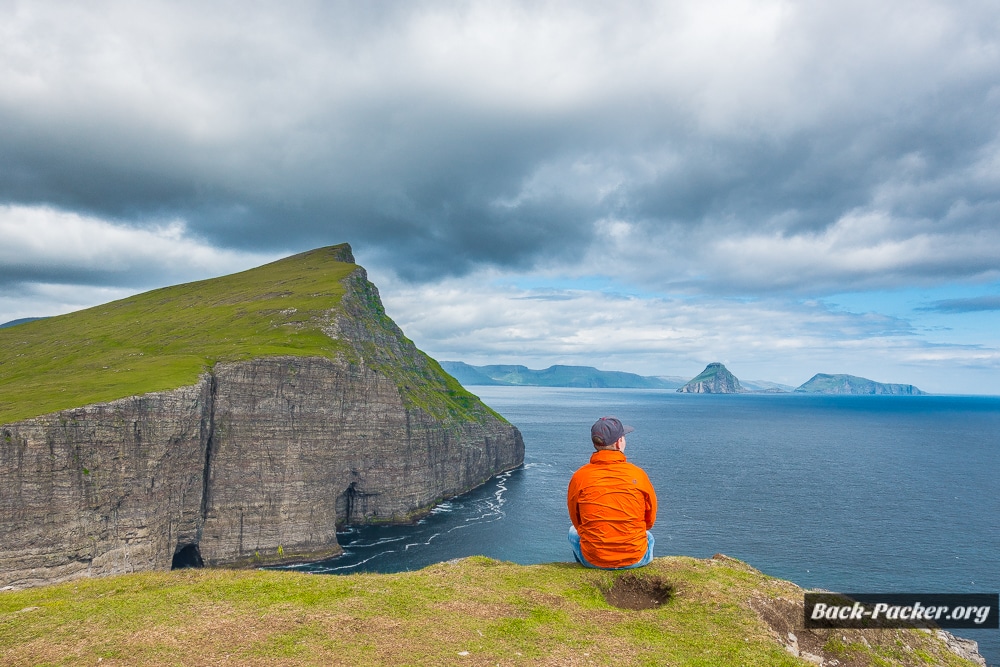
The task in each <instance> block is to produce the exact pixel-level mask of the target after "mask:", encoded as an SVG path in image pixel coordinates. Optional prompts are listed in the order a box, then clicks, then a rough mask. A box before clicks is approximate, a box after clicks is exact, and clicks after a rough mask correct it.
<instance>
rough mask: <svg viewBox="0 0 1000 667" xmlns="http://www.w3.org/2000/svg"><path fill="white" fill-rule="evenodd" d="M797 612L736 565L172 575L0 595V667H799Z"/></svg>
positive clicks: (924, 642) (832, 643) (910, 642)
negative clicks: (793, 646)
mask: <svg viewBox="0 0 1000 667" xmlns="http://www.w3.org/2000/svg"><path fill="white" fill-rule="evenodd" d="M670 590H672V597H670V598H669V599H665V600H663V601H662V602H661V603H659V604H652V603H651V604H650V605H646V606H651V608H646V609H641V610H635V609H630V608H624V607H639V606H643V604H644V603H645V602H649V601H650V600H651V599H652V598H651V597H650V595H648V594H655V593H657V592H665V591H670ZM661 599H662V598H661ZM801 600H802V591H801V590H800V589H798V588H797V587H796V586H794V585H793V584H790V583H789V582H784V581H780V580H776V579H772V578H769V577H766V576H764V575H763V574H761V573H760V572H758V571H756V570H754V569H753V568H751V567H749V566H747V565H745V564H743V563H740V562H739V561H734V560H732V559H721V560H720V559H709V560H696V559H693V558H682V557H669V558H657V559H656V560H654V561H653V563H652V564H651V565H650V566H648V567H646V568H643V569H641V570H636V571H631V572H624V571H620V572H604V571H597V570H587V569H584V568H582V567H580V566H578V565H575V564H569V563H552V564H547V565H531V566H520V565H514V564H511V563H502V562H498V561H494V560H490V559H487V558H482V557H473V558H467V559H463V560H460V561H451V562H447V563H439V564H437V565H433V566H430V567H428V568H426V569H424V570H420V571H417V572H406V573H400V574H392V575H380V574H354V575H347V576H333V575H308V574H302V573H294V572H281V571H246V570H244V571H234V570H180V571H174V572H158V573H144V574H133V575H125V576H119V577H110V578H105V579H90V580H82V581H78V582H74V583H69V584H62V585H58V586H50V587H45V588H38V589H30V590H24V591H6V592H0V663H2V664H4V665H42V664H44V665H83V664H87V665H93V664H97V663H98V661H101V662H102V664H119V665H191V664H200V665H208V664H238V665H269V666H270V665H463V666H464V665H497V664H501V665H591V664H593V665H705V666H709V665H713V666H717V665H772V666H780V665H806V664H808V663H806V662H805V661H804V660H801V659H799V658H796V657H794V656H792V655H791V654H790V653H789V652H788V651H786V649H785V648H784V646H783V644H782V643H780V642H779V641H778V637H779V636H781V637H785V638H787V634H788V627H791V626H790V625H789V624H794V623H796V622H798V623H799V624H801V614H802V608H801ZM795 602H798V603H799V606H798V607H795ZM612 603H614V604H612ZM616 605H624V607H621V606H616ZM755 609H757V610H758V611H755ZM759 610H763V612H760V611H759ZM765 619H769V620H765ZM822 632H828V631H822ZM860 632H865V633H866V634H865V636H864V641H862V640H861V637H860V635H859V634H858V633H860ZM799 634H800V635H801V636H802V639H801V640H799V641H801V642H805V641H806V637H805V634H806V633H803V632H802V631H799ZM785 641H788V640H787V639H785ZM817 641H819V640H817ZM823 641H824V643H823V644H822V645H819V644H816V645H814V646H813V645H810V648H811V649H812V651H810V652H813V651H819V652H824V653H826V654H827V655H828V656H830V657H831V658H832V657H833V656H837V659H838V660H840V664H841V665H843V666H845V667H847V666H849V665H904V664H905V665H921V664H934V665H968V664H970V663H968V662H963V661H961V660H960V659H958V658H957V657H956V656H954V655H951V654H950V653H948V652H947V651H946V650H945V649H944V647H943V645H941V644H940V643H939V642H936V641H935V640H934V639H933V638H932V637H931V636H929V635H926V634H922V633H919V632H917V631H889V630H882V631H847V630H844V631H841V630H838V631H835V632H832V633H830V636H829V637H828V638H827V639H825V640H823ZM866 642H867V643H868V644H870V646H869V645H866ZM904 646H905V647H906V648H904Z"/></svg>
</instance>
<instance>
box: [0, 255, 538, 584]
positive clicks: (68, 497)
mask: <svg viewBox="0 0 1000 667" xmlns="http://www.w3.org/2000/svg"><path fill="white" fill-rule="evenodd" d="M353 262H354V259H353V256H352V255H351V253H350V248H349V247H347V246H346V245H342V246H335V247H332V248H326V249H320V250H318V251H313V252H311V253H304V254H303V255H300V256H296V257H293V258H289V259H287V260H283V261H282V262H278V263H276V264H275V265H273V267H277V268H272V269H270V271H271V272H276V271H278V269H280V270H281V272H282V275H286V274H288V273H292V274H294V273H295V270H296V269H301V270H302V271H311V272H314V273H313V274H310V275H315V272H317V271H322V270H325V269H326V268H328V267H329V266H330V265H331V264H338V263H339V264H349V265H353ZM335 268H337V270H338V271H341V273H337V274H336V275H345V276H346V277H342V278H341V279H340V280H339V286H338V287H337V291H336V293H337V294H338V295H339V296H338V298H336V299H331V300H330V301H329V302H327V303H325V304H322V305H320V306H315V305H314V307H313V308H312V310H311V311H310V314H309V315H308V316H306V315H304V314H303V313H298V314H296V313H295V311H296V308H294V307H286V308H284V309H283V310H282V311H274V309H271V308H267V309H264V310H262V311H260V312H263V313H265V315H266V316H267V317H269V318H272V319H271V320H267V321H266V322H270V324H260V323H259V322H257V323H256V324H254V326H261V327H265V326H270V327H271V328H274V327H284V329H282V332H284V331H286V330H292V331H293V333H301V334H302V336H301V337H302V339H303V340H307V341H319V342H318V343H314V345H315V349H313V348H310V347H308V346H306V345H305V344H304V343H302V342H301V341H299V342H295V343H294V344H292V343H288V344H287V345H286V347H285V348H282V347H279V346H276V345H274V344H273V343H268V345H269V347H268V348H267V351H269V352H270V353H267V352H265V353H261V352H257V351H255V352H254V353H252V354H246V353H244V352H242V351H241V350H240V348H239V346H236V348H235V353H234V354H232V355H231V357H232V358H230V359H226V358H223V359H220V360H216V361H215V362H214V363H208V362H206V363H205V364H204V368H203V370H202V371H201V373H200V374H199V375H198V376H197V377H196V379H195V381H194V382H192V383H189V384H184V385H183V386H178V387H176V388H172V389H168V390H162V391H152V392H145V393H141V394H136V395H127V396H123V397H121V398H117V399H115V400H108V401H99V402H94V403H88V404H85V405H81V406H79V407H70V408H65V409H59V410H55V411H53V412H49V413H46V414H41V415H36V416H32V417H28V418H24V419H18V420H15V421H11V422H8V423H6V424H3V425H2V426H0V519H2V520H0V588H2V587H14V588H19V587H24V586H30V585H35V584H40V583H50V582H58V581H65V580H68V579H74V578H79V577H86V576H100V575H107V574H116V573H126V572H134V571H143V570H166V569H170V567H171V565H172V563H173V562H174V560H175V558H181V559H184V560H185V561H187V562H203V563H205V564H207V565H247V564H261V563H276V562H285V561H294V560H308V559H315V558H320V557H325V556H331V555H336V554H337V553H339V552H340V550H341V549H340V546H339V545H338V544H337V540H336V528H337V526H339V525H343V524H356V523H368V522H380V521H382V522H401V521H410V520H413V519H414V518H416V517H418V516H420V515H421V514H422V513H424V512H426V511H428V510H429V509H430V508H431V507H433V505H434V504H435V503H437V502H439V501H440V500H441V499H443V498H447V497H450V496H454V495H457V494H460V493H463V492H464V491H467V490H469V489H471V488H473V487H475V486H477V485H479V484H481V483H483V482H484V481H486V480H487V479H489V478H490V477H491V476H493V475H495V474H497V473H499V472H501V471H504V470H509V469H511V468H514V467H516V466H518V465H520V464H521V462H522V461H523V457H524V444H523V440H522V438H521V435H520V433H519V432H518V431H517V429H516V428H515V427H513V426H512V425H511V424H509V423H507V422H506V421H505V420H503V419H502V418H501V417H499V416H498V415H497V414H496V413H494V412H493V411H492V410H490V409H489V408H487V407H486V406H485V405H483V404H482V403H481V402H480V401H479V400H478V399H477V398H476V397H475V396H473V395H471V394H469V393H467V392H465V391H464V390H462V388H461V387H460V386H459V385H458V384H457V383H456V382H455V381H454V380H453V379H452V378H450V377H449V376H448V375H447V374H445V373H444V372H443V371H442V370H441V368H440V366H439V365H438V364H437V363H436V362H435V361H434V360H432V359H430V358H429V357H427V356H426V355H424V354H423V353H422V352H420V351H419V350H417V348H416V347H415V346H414V345H413V343H412V342H411V341H409V340H408V339H406V337H405V336H403V334H402V332H401V331H400V330H399V329H398V327H396V325H395V324H394V323H392V321H391V320H390V319H389V318H388V317H387V316H386V314H385V312H384V310H383V309H382V305H381V301H380V299H379V296H378V291H377V289H376V288H375V287H374V285H372V284H371V283H370V282H368V280H367V277H366V274H365V272H364V269H362V268H361V267H355V266H348V267H346V269H347V270H346V271H343V270H341V269H340V267H339V266H338V267H335ZM255 271H258V272H263V273H260V274H252V275H244V276H242V277H241V279H240V280H239V281H237V282H238V283H239V284H241V285H246V284H248V281H249V282H252V281H253V280H259V281H260V282H261V283H262V284H265V283H269V282H273V281H272V280H271V277H272V274H271V273H268V267H261V268H260V269H257V270H255ZM247 273H248V274H250V272H247ZM220 280H221V279H220ZM226 284H228V283H226ZM185 287H186V291H185V294H187V295H188V296H192V295H193V296H192V302H193V303H197V302H198V294H199V290H200V293H201V294H203V295H205V296H204V298H206V299H207V298H209V296H210V297H211V299H213V300H215V301H217V302H219V303H223V302H225V300H226V298H228V297H226V295H225V294H222V295H221V296H220V293H219V289H218V284H216V283H213V281H205V283H204V285H196V287H195V288H191V287H190V286H185ZM309 289H311V290H315V289H316V288H315V287H314V286H313V284H312V283H310V284H309ZM192 290H193V292H192ZM151 294H152V293H151ZM173 294H174V293H173V292H163V293H159V294H155V298H151V299H142V298H136V299H134V302H135V303H134V304H133V305H130V306H128V307H129V308H140V306H141V316H142V318H144V319H143V320H138V321H140V322H143V323H145V322H148V321H150V320H149V318H153V319H154V320H155V318H157V317H168V318H169V317H171V316H175V315H176V313H177V312H178V311H177V310H176V309H174V310H172V307H174V306H176V303H177V300H178V299H177V298H173V299H172V295H173ZM279 296H281V297H282V298H284V299H285V301H284V302H283V303H284V305H286V306H288V305H289V304H290V303H292V302H294V299H295V297H296V292H295V289H294V287H290V286H288V285H285V286H284V287H283V289H282V291H281V292H280V293H279ZM306 296H307V297H308V298H310V299H314V297H316V294H314V293H311V294H308V295H306ZM257 297H259V298H257ZM288 297H291V298H288ZM178 298H179V297H178ZM231 298H232V299H236V298H239V299H242V300H243V301H241V303H246V304H252V303H254V302H255V299H257V300H263V301H266V300H267V299H269V298H276V297H274V295H273V294H259V295H256V296H255V295H253V294H251V295H249V296H247V295H246V294H241V295H234V296H232V297H231ZM303 298H305V297H303ZM314 300H315V299H314ZM154 302H155V303H154ZM151 303H152V304H153V305H151ZM123 308H124V307H123ZM109 310H110V309H109ZM128 312H129V313H131V311H128ZM241 312H249V311H248V310H247V309H244V311H241ZM275 312H280V313H284V314H285V319H283V320H282V319H279V321H277V323H275V322H274V321H273V320H274V319H275V318H276V315H275V314H274V313H275ZM289 313H291V314H289ZM67 317H70V316H63V318H67ZM131 317H132V316H131V315H129V316H128V317H124V318H123V321H124V320H128V321H131V319H130V318H131ZM178 317H179V316H178ZM245 317H246V318H247V321H248V322H250V321H251V320H253V313H250V314H247V315H245ZM288 318H294V319H292V320H289V319H288ZM51 322H55V323H56V325H55V326H62V327H63V329H58V330H59V331H64V330H65V329H67V328H72V326H70V325H72V321H69V324H67V322H66V321H62V320H61V318H52V319H51V320H45V321H41V322H34V323H31V324H26V325H21V326H20V327H17V328H16V329H18V330H19V329H24V330H25V333H24V334H23V337H27V336H28V335H34V336H43V335H44V331H45V330H44V329H40V328H39V327H44V326H47V325H49V324H50V323H51ZM254 322H256V320H254ZM143 326H146V325H145V324H143ZM149 326H153V325H152V324H150V325H149ZM220 326H221V325H220ZM29 327H34V329H31V330H30V331H29V329H28V328H29ZM147 328H148V327H147ZM211 328H212V327H211V323H209V325H208V326H207V328H206V331H205V332H203V333H202V334H201V335H203V336H211V335H212V334H211ZM247 329H248V330H250V329H252V327H251V326H250V325H249V324H248V325H247ZM7 331H8V332H9V331H15V328H12V329H9V330H7ZM40 332H41V333H40ZM67 335H68V334H65V333H61V334H60V336H63V337H65V336H67ZM128 335H129V334H128V332H125V333H122V334H121V336H124V337H128ZM282 335H285V334H284V333H282ZM18 336H22V334H21V332H18ZM79 336H81V337H84V338H86V336H87V332H86V331H81V332H79ZM305 336H308V338H305ZM247 340H250V334H248V338H247ZM289 340H292V339H291V338H289ZM298 340H299V339H296V341H298ZM228 342H229V341H228V340H227V344H228ZM97 344H98V343H96V342H93V341H89V342H88V343H87V345H91V346H96V345H97ZM116 344H117V343H116ZM130 344H135V345H141V344H142V343H135V342H134V341H133V342H132V343H130ZM311 344H313V343H311ZM32 345H36V343H35V342H34V340H33V339H31V340H27V341H26V342H25V347H24V349H29V348H30V347H31V346H32ZM39 345H40V344H39ZM63 345H66V343H63ZM251 347H252V346H251V345H250V343H246V345H244V349H249V348H251ZM254 349H255V350H256V348H254ZM276 351H277V352H284V353H277V354H276V353H275V352H276ZM288 352H291V353H288ZM136 354H138V353H136ZM241 356H242V357H244V358H240V357H241ZM137 363H138V362H137ZM124 370H131V369H123V371H124ZM122 375H123V377H124V376H125V373H124V372H123V374H122ZM3 379H4V378H0V380H3ZM81 383H83V381H81ZM101 390H102V391H106V390H105V389H104V388H102V389H101ZM7 395H10V394H9V393H8V394H7ZM5 407H6V406H5ZM11 409H20V407H19V406H13V407H12V408H11Z"/></svg>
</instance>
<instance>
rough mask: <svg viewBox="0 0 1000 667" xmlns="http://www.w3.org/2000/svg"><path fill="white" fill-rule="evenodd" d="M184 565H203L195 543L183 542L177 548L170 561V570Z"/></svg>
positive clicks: (184, 566) (181, 567)
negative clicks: (183, 543) (182, 544)
mask: <svg viewBox="0 0 1000 667" xmlns="http://www.w3.org/2000/svg"><path fill="white" fill-rule="evenodd" d="M186 567H205V561H203V560H202V559H201V552H199V551H198V545H197V544H185V545H184V546H183V547H181V548H179V549H178V550H177V552H176V553H175V554H174V560H173V561H172V562H171V563H170V569H171V570H181V569H183V568H186Z"/></svg>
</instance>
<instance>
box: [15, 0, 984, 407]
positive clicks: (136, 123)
mask: <svg viewBox="0 0 1000 667" xmlns="http://www.w3.org/2000/svg"><path fill="white" fill-rule="evenodd" d="M0 12H2V16H3V20H2V21H0V322H4V321H8V320H13V319H17V318H21V317H32V316H42V315H53V314H58V313H63V312H68V311H71V310H76V309H79V308H84V307H87V306H91V305H95V304H98V303H102V302H105V301H109V300H112V299H115V298H120V297H123V296H126V295H129V294H132V293H135V292H137V291H144V290H147V289H151V288H155V287H160V286H163V285H169V284H175V283H178V282H186V281H189V280H195V279H201V278H207V277H211V276H217V275H221V274H225V273H231V272H233V271H237V270H242V269H244V268H249V267H251V266H256V265H258V264H261V263H264V262H266V261H270V260H272V259H276V258H278V257H281V256H285V255H289V254H292V253H296V252H301V251H304V250H308V249H311V248H314V247H318V246H323V245H331V244H336V243H341V242H345V241H346V242H349V243H351V245H352V246H353V248H354V251H355V256H356V257H357V259H358V262H359V263H361V264H362V265H364V266H365V267H366V268H367V269H368V271H369V274H370V276H371V278H372V279H373V281H374V282H375V283H376V284H377V285H378V286H379V289H380V291H381V293H382V297H383V300H384V301H385V304H386V307H387V310H388V312H389V314H390V315H391V316H392V317H393V318H394V319H395V320H396V321H397V323H399V324H400V326H401V327H402V328H403V330H404V331H405V332H406V333H407V335H408V336H409V337H410V338H412V339H413V340H414V341H415V342H416V343H417V345H418V346H419V347H421V348H422V349H424V350H425V351H427V352H428V353H430V354H431V355H432V356H435V357H436V358H438V359H442V360H462V361H467V362H469V363H473V364H485V363H522V364H525V365H528V366H530V367H532V368H544V367H546V366H548V365H550V364H553V363H566V364H580V365H592V366H597V367H599V368H604V369H609V370H611V369H614V370H626V371H633V372H639V373H642V374H646V375H679V376H686V377H691V376H693V375H695V374H697V373H698V372H700V371H701V370H702V368H704V366H705V365H706V364H707V363H709V362H712V361H722V362H724V363H725V364H726V365H727V367H729V369H730V370H732V371H733V372H734V373H735V374H736V375H737V376H738V377H740V378H741V379H745V380H771V381H775V382H781V383H785V384H789V385H792V386H797V385H798V384H801V383H802V382H805V381H806V380H808V379H809V378H810V377H811V376H812V375H813V374H814V373H817V372H827V373H851V374H854V375H861V376H864V377H868V378H871V379H874V380H879V381H883V382H902V383H912V384H916V385H917V386H918V387H920V388H922V389H925V390H927V391H932V392H944V393H983V394H1000V5H997V3H996V2H995V1H994V0H984V1H981V2H979V1H975V0H970V1H965V0H942V1H939V2H937V1H923V0H880V2H876V3H873V2H870V1H864V2H861V1H855V0H844V1H842V2H835V3H834V2H809V1H803V2H780V1H769V0H697V1H693V0H690V1H689V0H677V1H673V2H625V3H609V2H603V1H602V2H586V1H580V0H574V1H567V2H544V1H541V2H539V1H532V2H524V3H519V2H485V1H484V2H474V3H470V2H418V1H411V0H407V1H405V2H402V1H400V2H379V1H374V2H330V1H324V2H320V1H317V2H296V1H295V0H291V1H290V2H285V3H281V4H280V6H279V5H278V4H275V3H258V2H247V1H245V0H239V1H234V2H209V3H206V2H182V1H178V0H170V1H169V2H155V1H144V2H124V1H123V2H101V1H100V0H98V1H95V2H87V3H78V2H69V1H67V2H63V3H60V2H46V1H44V0H31V1H25V2H18V1H16V0H15V1H10V0H0Z"/></svg>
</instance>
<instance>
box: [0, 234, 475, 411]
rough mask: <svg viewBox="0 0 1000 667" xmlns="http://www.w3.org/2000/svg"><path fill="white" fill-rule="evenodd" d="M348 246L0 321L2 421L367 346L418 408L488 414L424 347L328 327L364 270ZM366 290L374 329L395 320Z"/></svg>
mask: <svg viewBox="0 0 1000 667" xmlns="http://www.w3.org/2000/svg"><path fill="white" fill-rule="evenodd" d="M345 250H346V247H345V246H332V247H328V248H320V249H318V250H313V251H310V252H306V253H302V254H299V255H295V256H293V257H288V258H286V259H283V260H279V261H277V262H273V263H271V264H267V265H265V266H261V267H258V268H255V269H251V270H249V271H243V272H241V273H236V274H232V275H228V276H223V277H221V278H213V279H210V280H203V281H199V282H193V283H187V284H184V285H176V286H173V287H166V288H163V289H158V290H154V291H152V292H146V293H144V294H139V295H136V296H133V297H129V298H127V299H122V300H120V301H114V302H112V303H108V304H104V305H101V306H96V307H94V308H89V309H87V310H81V311H78V312H75V313H69V314H67V315H61V316H58V317H52V318H47V319H44V320H37V321H34V322H28V323H26V324H20V325H17V326H14V327H9V328H4V329H0V424H4V423H10V422H13V421H17V420H20V419H26V418H29V417H36V416H38V415H43V414H48V413H51V412H56V411H58V410H64V409H68V408H74V407H79V406H83V405H89V404H93V403H99V402H106V401H111V400H115V399H119V398H124V397H127V396H133V395H139V394H144V393H148V392H152V391H163V390H170V389H176V388H178V387H182V386H186V385H191V384H194V383H195V382H197V380H198V377H199V376H200V375H201V374H202V373H204V372H205V371H207V370H209V369H211V368H212V367H213V366H214V365H215V364H216V363H218V362H221V361H240V360H246V359H253V358H259V357H268V356H281V355H292V356H319V357H326V358H331V359H332V358H335V357H337V356H338V355H343V356H344V358H346V359H348V360H351V361H359V360H360V358H359V353H360V355H361V356H362V357H364V360H365V361H366V362H367V363H369V364H370V365H372V366H373V367H375V368H376V370H379V371H382V372H384V373H386V374H388V375H389V376H390V377H393V378H394V379H395V380H396V381H397V383H398V385H399V386H400V389H401V393H402V395H403V397H404V400H406V402H407V405H408V407H419V408H423V409H425V410H427V411H428V412H430V413H431V414H434V415H435V416H437V417H441V416H444V415H445V414H448V415H452V416H455V415H458V416H462V417H464V418H466V419H470V418H474V417H475V415H478V414H482V413H483V412H484V411H485V412H489V410H488V409H487V408H485V407H484V406H482V405H481V403H480V402H479V401H478V399H476V398H475V397H474V396H473V395H471V394H469V393H468V392H467V391H465V390H464V389H463V388H462V387H461V385H460V384H458V383H457V382H456V381H455V380H454V379H452V378H451V377H450V376H448V375H447V374H445V373H444V372H443V371H441V369H440V367H439V366H438V365H437V363H436V362H434V361H433V360H430V359H429V358H428V357H426V355H423V354H422V353H418V354H417V355H410V358H407V359H403V358H401V357H400V356H398V355H397V357H387V356H386V354H385V350H382V349H378V346H375V345H373V344H372V343H370V342H365V341H360V342H359V341H353V342H351V343H350V344H349V343H348V342H345V341H342V340H335V339H332V338H330V337H329V336H327V335H326V334H325V333H324V332H323V330H322V328H323V326H324V325H325V324H328V323H329V322H330V321H331V319H332V317H333V315H334V314H336V313H338V312H342V308H343V304H342V299H343V297H344V295H345V287H344V284H343V280H344V279H345V278H347V277H348V276H349V275H350V274H351V273H352V272H353V271H355V270H356V269H357V268H358V267H357V265H355V264H353V263H349V262H344V261H341V260H340V258H341V257H343V256H344V251H345ZM356 296H358V298H360V299H362V300H363V303H362V304H360V305H361V309H362V311H361V315H358V316H359V317H361V318H362V319H363V320H364V326H365V327H367V328H368V329H370V330H371V329H378V330H379V331H377V332H374V333H379V334H384V332H385V331H388V328H389V327H393V325H392V323H391V320H389V318H388V316H386V314H385V311H384V310H383V308H382V305H381V302H380V301H379V300H378V296H377V293H376V292H375V291H374V290H370V291H367V292H364V293H362V294H360V295H356ZM356 315H357V313H356ZM404 340H405V339H404ZM407 342H409V341H407ZM403 356H405V355H403ZM494 416H495V414H494Z"/></svg>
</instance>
